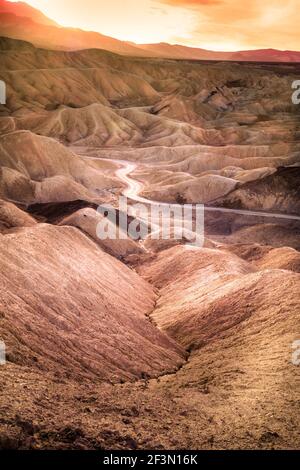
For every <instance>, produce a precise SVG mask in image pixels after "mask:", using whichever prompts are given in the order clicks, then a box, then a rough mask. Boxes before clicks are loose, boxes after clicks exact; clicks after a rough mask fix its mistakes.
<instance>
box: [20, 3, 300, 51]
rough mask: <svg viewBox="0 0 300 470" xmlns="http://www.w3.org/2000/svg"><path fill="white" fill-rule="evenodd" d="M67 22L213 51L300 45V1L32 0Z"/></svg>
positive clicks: (298, 47)
mask: <svg viewBox="0 0 300 470" xmlns="http://www.w3.org/2000/svg"><path fill="white" fill-rule="evenodd" d="M27 3H29V4H30V5H32V6H34V7H36V8H38V9H40V10H41V11H43V12H44V13H45V14H46V15H48V16H49V17H50V18H52V19H54V20H56V21H57V22H58V23H60V24H61V25H64V26H75V27H80V28H82V29H87V30H94V31H99V32H101V33H103V34H106V35H108V36H112V37H115V38H118V39H122V40H127V41H134V42H138V43H145V42H170V43H179V44H186V45H189V46H195V47H203V48H207V49H214V50H238V49H257V48H266V47H274V48H277V49H293V50H300V32H299V30H300V0H27Z"/></svg>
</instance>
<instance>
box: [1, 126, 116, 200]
mask: <svg viewBox="0 0 300 470" xmlns="http://www.w3.org/2000/svg"><path fill="white" fill-rule="evenodd" d="M0 162H1V166H2V179H3V185H4V187H5V188H6V189H5V192H6V193H7V197H10V198H11V199H17V200H20V201H24V202H31V203H33V202H50V201H68V200H75V199H87V200H92V199H93V198H96V197H97V195H98V196H99V195H100V194H101V191H103V190H105V189H111V188H114V187H115V188H118V187H119V186H120V184H119V183H118V182H117V180H114V179H111V178H109V177H107V176H105V175H104V174H103V173H102V172H101V171H100V170H98V169H97V168H95V167H94V166H93V165H92V163H91V164H90V163H89V162H88V161H87V160H83V159H82V158H80V157H78V156H77V155H75V154H74V153H72V152H71V151H70V150H68V149H67V148H65V147H64V146H63V145H61V144H59V143H58V142H56V141H55V140H53V139H49V138H46V137H40V136H37V135H35V134H33V133H31V132H29V131H16V132H13V133H10V134H6V135H4V136H2V137H1V138H0ZM15 185H16V187H15ZM18 188H20V190H18ZM20 193H22V194H24V196H23V197H22V194H20ZM30 196H31V198H30ZM28 199H29V201H28Z"/></svg>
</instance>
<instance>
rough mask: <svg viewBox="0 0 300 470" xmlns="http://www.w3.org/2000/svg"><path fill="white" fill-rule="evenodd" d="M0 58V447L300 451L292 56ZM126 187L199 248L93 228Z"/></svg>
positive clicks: (299, 124)
mask: <svg viewBox="0 0 300 470" xmlns="http://www.w3.org/2000/svg"><path fill="white" fill-rule="evenodd" d="M0 55H1V68H0V79H1V80H3V81H4V82H5V83H6V85H7V103H6V105H1V106H0V165H1V166H0V252H1V255H0V265H1V270H0V279H1V282H0V340H1V341H2V342H4V344H5V348H6V364H3V365H0V448H2V449H150V448H152V449H153V448H155V449H182V448H185V449H231V448H235V449H246V448H250V449H271V448H275V449H297V448H298V449H299V447H300V430H299V421H300V412H299V410H300V407H299V404H300V374H299V372H300V369H299V367H300V366H297V365H296V364H295V361H293V360H292V359H293V344H294V343H295V341H299V340H300V274H299V272H300V253H299V249H300V236H299V235H300V198H299V187H300V121H299V117H300V115H299V113H300V107H299V106H295V105H293V104H292V101H291V94H292V89H291V85H292V82H293V81H294V80H296V79H299V74H300V67H299V65H297V64H295V65H284V64H282V65H276V64H268V65H264V64H239V63H217V62H216V63H203V62H192V61H190V62H189V61H176V60H163V59H140V58H130V57H122V56H118V55H115V54H112V53H109V52H105V51H100V50H87V51H80V52H69V53H68V52H59V51H50V50H43V49H36V48H35V47H33V46H32V45H31V44H29V43H25V42H21V41H14V40H9V39H6V38H1V39H0ZM121 194H125V195H126V194H127V195H129V196H130V197H131V198H133V199H142V200H143V201H149V203H150V201H152V202H153V203H155V201H161V202H165V203H175V204H184V203H202V204H205V241H204V246H203V247H198V248H196V249H193V250H191V249H189V247H188V246H187V245H186V243H185V240H183V241H175V240H152V239H151V238H150V237H148V238H147V239H146V240H144V241H135V240H133V239H127V240H100V239H99V238H98V237H97V233H96V227H97V224H98V222H99V221H100V220H102V219H101V217H102V216H101V214H99V213H98V212H97V207H98V205H99V204H104V203H109V204H112V205H113V206H114V207H116V208H118V197H119V196H120V195H121ZM111 223H113V222H111ZM116 223H118V222H116Z"/></svg>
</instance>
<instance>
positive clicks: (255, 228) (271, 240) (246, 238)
mask: <svg viewBox="0 0 300 470" xmlns="http://www.w3.org/2000/svg"><path fill="white" fill-rule="evenodd" d="M299 235H300V228H299V225H298V224H288V225H286V226H285V225H279V224H276V223H260V224H253V225H252V226H247V227H242V228H239V229H238V228H237V230H236V231H234V232H233V233H232V234H231V235H229V236H228V237H226V240H227V243H243V244H245V243H246V244H250V243H259V244H261V245H267V246H273V247H284V246H289V247H291V248H295V249H296V250H299V249H300V243H299Z"/></svg>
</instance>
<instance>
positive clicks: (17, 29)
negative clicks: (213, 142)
mask: <svg viewBox="0 0 300 470" xmlns="http://www.w3.org/2000/svg"><path fill="white" fill-rule="evenodd" d="M0 36H6V37H10V38H13V39H20V40H24V41H29V42H31V43H33V44H34V45H35V46H38V47H43V48H47V49H60V50H68V51H70V50H80V49H91V48H95V49H105V50H108V51H110V52H114V53H117V54H121V55H130V56H137V57H154V58H155V57H156V58H158V57H159V58H166V59H185V60H237V61H254V62H268V61H269V62H300V52H297V51H280V50H276V49H261V50H253V51H237V52H221V51H220V52H217V51H209V50H206V49H201V48H194V47H188V46H184V45H179V44H175V45H172V44H168V43H158V44H135V43H132V42H126V41H120V40H118V39H115V38H111V37H109V36H105V35H103V34H100V33H97V32H93V31H83V30H81V29H76V28H66V27H62V26H60V25H58V24H57V23H56V22H55V21H53V20H51V19H49V18H47V16H46V15H44V14H43V13H42V12H40V11H39V10H37V9H35V8H33V7H31V6H29V5H27V4H26V3H24V2H14V3H11V2H8V1H7V0H0Z"/></svg>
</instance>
